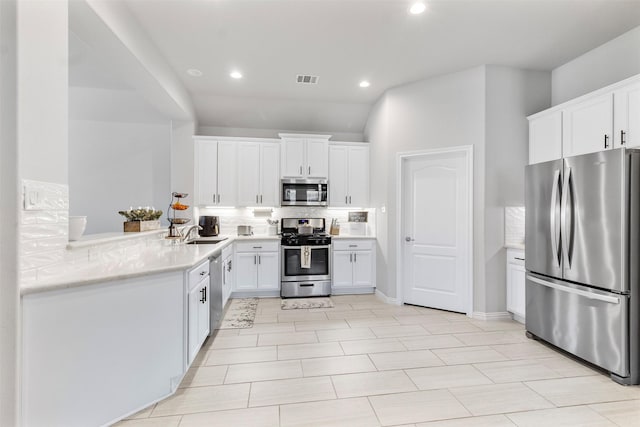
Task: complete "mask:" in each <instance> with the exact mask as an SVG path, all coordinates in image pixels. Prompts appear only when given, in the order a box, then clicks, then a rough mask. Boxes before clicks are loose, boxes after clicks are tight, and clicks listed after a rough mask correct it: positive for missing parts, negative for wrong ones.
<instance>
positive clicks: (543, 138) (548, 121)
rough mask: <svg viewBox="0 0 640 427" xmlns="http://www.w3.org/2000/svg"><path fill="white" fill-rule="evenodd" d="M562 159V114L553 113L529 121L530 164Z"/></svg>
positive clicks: (559, 112)
mask: <svg viewBox="0 0 640 427" xmlns="http://www.w3.org/2000/svg"><path fill="white" fill-rule="evenodd" d="M560 158H562V112H561V111H552V112H550V113H548V114H543V115H536V117H532V118H531V119H530V120H529V164H534V163H542V162H547V161H549V160H558V159H560Z"/></svg>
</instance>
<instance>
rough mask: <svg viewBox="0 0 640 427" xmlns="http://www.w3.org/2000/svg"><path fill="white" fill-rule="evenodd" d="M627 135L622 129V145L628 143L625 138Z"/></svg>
mask: <svg viewBox="0 0 640 427" xmlns="http://www.w3.org/2000/svg"><path fill="white" fill-rule="evenodd" d="M626 135H627V133H626V132H625V131H623V130H621V131H620V145H624V144H626V143H627V141H626V140H625V138H624V137H625V136H626Z"/></svg>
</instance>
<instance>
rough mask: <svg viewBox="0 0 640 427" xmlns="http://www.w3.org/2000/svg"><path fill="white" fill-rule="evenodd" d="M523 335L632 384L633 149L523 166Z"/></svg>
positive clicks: (639, 309)
mask: <svg viewBox="0 0 640 427" xmlns="http://www.w3.org/2000/svg"><path fill="white" fill-rule="evenodd" d="M525 206H526V231H525V233H526V234H525V243H526V255H527V256H526V261H525V267H526V269H527V276H526V329H527V332H528V335H529V336H531V335H533V336H535V337H537V338H539V339H542V340H544V341H547V342H549V343H551V344H553V345H555V346H557V347H559V348H561V349H563V350H566V351H567V352H569V353H572V354H574V355H576V356H578V357H580V358H582V359H584V360H586V361H588V362H590V363H592V364H594V365H597V366H599V367H601V368H603V369H604V370H606V371H609V372H610V373H611V378H612V379H613V380H614V381H617V382H619V383H623V384H639V383H640V356H639V351H640V349H639V340H640V318H639V316H640V286H639V280H640V278H639V270H640V250H639V245H640V150H627V149H624V148H621V149H616V150H608V151H602V152H598V153H592V154H585V155H581V156H575V157H568V158H565V159H562V160H556V161H551V162H546V163H539V164H535V165H530V166H527V168H526V176H525Z"/></svg>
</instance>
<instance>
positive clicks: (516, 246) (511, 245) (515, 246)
mask: <svg viewBox="0 0 640 427" xmlns="http://www.w3.org/2000/svg"><path fill="white" fill-rule="evenodd" d="M504 247H505V248H507V249H518V250H520V251H524V243H505V244H504Z"/></svg>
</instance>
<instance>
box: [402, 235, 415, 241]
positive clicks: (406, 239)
mask: <svg viewBox="0 0 640 427" xmlns="http://www.w3.org/2000/svg"><path fill="white" fill-rule="evenodd" d="M404 240H405V241H407V242H414V241H415V240H416V239H412V238H411V237H409V236H407V237H405V238H404Z"/></svg>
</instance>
